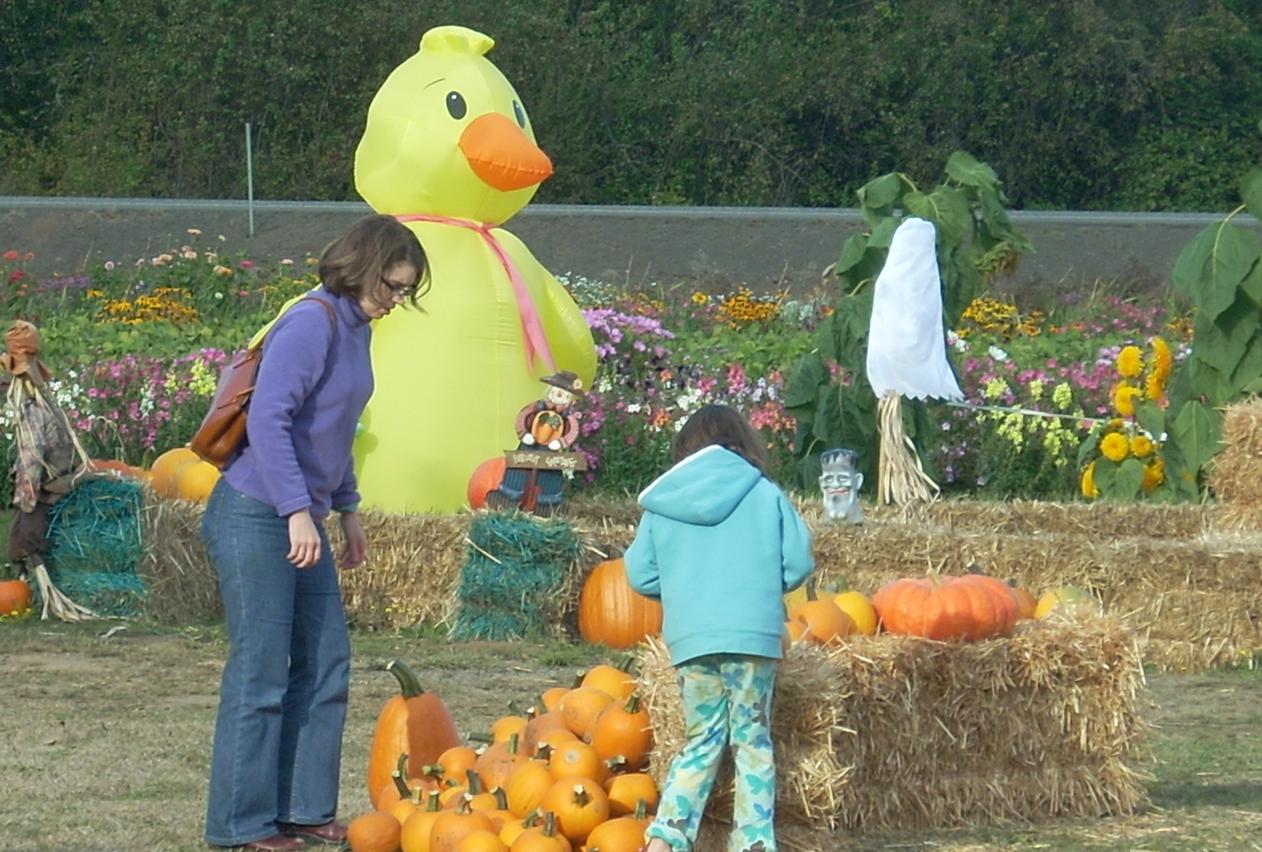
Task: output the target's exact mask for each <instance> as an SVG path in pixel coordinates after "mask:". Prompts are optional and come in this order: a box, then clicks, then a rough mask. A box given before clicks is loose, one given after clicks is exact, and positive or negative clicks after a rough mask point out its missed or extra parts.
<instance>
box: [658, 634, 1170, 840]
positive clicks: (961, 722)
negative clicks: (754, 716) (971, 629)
mask: <svg viewBox="0 0 1262 852" xmlns="http://www.w3.org/2000/svg"><path fill="white" fill-rule="evenodd" d="M641 682H642V683H643V684H646V686H645V689H646V690H647V691H648V692H649V694H650V695H652V696H653V699H652V703H651V706H652V710H653V716H652V718H653V734H654V741H655V752H654V756H653V773H654V775H655V776H657V777H658V779H659V782H660V781H661V780H662V779H664V777H665V772H666V770H667V768H668V766H669V761H670V759H671V758H673V757H674V755H675V754H677V753H678V751H679V749H680V747H681V746H682V740H683V736H682V730H683V720H682V708H681V707H680V703H679V696H678V687H677V685H676V681H675V677H674V673H673V671H672V670H670V668H669V666H668V665H667V662H666V655H665V652H664V650H663V649H661V647H660V646H658V645H655V644H649V645H646V646H645V648H644V649H643V650H642V652H641ZM1142 687H1143V669H1142V666H1141V661H1140V653H1139V646H1138V643H1137V641H1136V639H1135V637H1134V636H1133V635H1132V634H1131V633H1130V632H1129V631H1128V630H1126V629H1125V628H1124V627H1122V626H1121V625H1120V624H1119V623H1118V622H1116V621H1115V620H1112V619H1106V618H1097V617H1081V618H1077V619H1073V620H1070V619H1066V618H1057V619H1052V620H1048V621H1043V622H1037V623H1034V622H1027V623H1024V624H1023V626H1022V628H1021V629H1020V630H1019V631H1018V633H1017V634H1016V635H1015V636H1014V637H1012V638H1011V639H996V640H989V641H985V642H971V643H945V642H932V641H929V640H921V639H911V638H905V637H895V636H877V637H853V638H852V639H851V640H849V641H848V642H847V643H845V644H844V645H840V646H836V647H833V648H829V649H826V650H823V651H821V650H819V649H816V648H811V647H805V646H800V645H799V646H794V648H792V649H791V650H790V652H789V655H788V657H787V658H786V660H785V661H784V663H783V665H782V667H781V671H780V675H779V677H778V678H777V685H776V705H775V713H774V721H773V728H772V737H773V740H774V742H775V746H776V765H777V773H778V785H777V786H778V790H777V831H778V832H779V830H780V828H781V826H783V827H784V828H786V829H789V830H790V834H791V833H792V832H791V829H792V828H793V827H794V826H799V827H807V828H811V829H815V830H817V831H819V830H831V829H832V828H834V827H835V826H838V825H839V826H841V827H844V828H848V829H861V830H875V829H883V828H909V827H935V828H937V827H946V826H956V825H968V824H978V823H984V822H990V821H996V820H1038V819H1045V818H1050V817H1055V816H1072V815H1077V816H1082V815H1102V814H1128V813H1132V812H1134V810H1135V809H1136V808H1137V807H1139V806H1140V805H1141V804H1142V803H1143V802H1144V795H1145V794H1144V789H1143V784H1142V781H1143V778H1144V776H1143V775H1142V774H1141V772H1140V771H1139V770H1138V769H1137V768H1136V766H1137V765H1138V764H1139V763H1140V762H1142V761H1143V760H1145V759H1146V755H1145V754H1144V752H1143V746H1142V739H1143V736H1144V733H1145V730H1146V727H1145V724H1144V722H1143V719H1142V717H1141V715H1140V712H1139V695H1140V691H1141V689H1142ZM723 779H724V780H723V781H721V782H720V783H721V784H722V785H723V786H722V787H720V786H717V785H716V788H715V795H714V796H712V801H711V803H710V807H709V808H708V809H707V814H708V816H710V817H711V818H713V819H716V820H718V821H720V822H723V821H726V820H728V819H729V818H730V812H731V805H730V801H731V794H730V790H729V789H728V787H730V775H725V776H723ZM720 791H722V792H720ZM802 842H809V840H804V841H802ZM802 848H813V847H810V846H803V847H802Z"/></svg>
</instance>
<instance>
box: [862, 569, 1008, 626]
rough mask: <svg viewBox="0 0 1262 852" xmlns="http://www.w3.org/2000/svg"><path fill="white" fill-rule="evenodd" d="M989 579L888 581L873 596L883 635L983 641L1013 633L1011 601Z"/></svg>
mask: <svg viewBox="0 0 1262 852" xmlns="http://www.w3.org/2000/svg"><path fill="white" fill-rule="evenodd" d="M990 579H991V578H979V575H967V576H964V577H936V576H935V577H920V578H916V579H909V578H904V579H899V580H894V581H892V582H890V583H887V584H886V585H885V586H883V587H882V588H881V589H880V591H878V592H877V593H876V594H875V595H874V596H873V598H872V605H873V606H874V607H876V611H877V614H878V615H879V616H880V618H881V625H882V627H883V629H884V630H885V631H886V632H888V633H897V634H902V635H905V636H923V637H924V638H926V639H941V640H949V639H985V638H988V637H991V636H1002V635H1004V634H1005V631H1006V632H1007V633H1008V634H1011V632H1012V625H1013V622H1014V621H1015V620H1016V609H1017V605H1016V600H1015V599H1014V598H1013V597H1012V595H1010V594H1007V593H1005V592H1003V591H1001V590H998V589H996V588H995V587H994V586H993V585H992V583H991V582H990Z"/></svg>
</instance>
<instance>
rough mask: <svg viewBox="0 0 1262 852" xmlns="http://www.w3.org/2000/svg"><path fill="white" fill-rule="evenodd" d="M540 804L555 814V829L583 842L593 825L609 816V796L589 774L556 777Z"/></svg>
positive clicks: (578, 841)
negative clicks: (585, 776)
mask: <svg viewBox="0 0 1262 852" xmlns="http://www.w3.org/2000/svg"><path fill="white" fill-rule="evenodd" d="M539 807H540V808H541V809H542V810H543V811H545V812H548V811H551V812H552V813H553V814H555V815H556V823H557V830H558V831H559V832H560V833H561V834H564V835H565V836H566V837H568V838H569V839H570V840H572V841H573V842H575V843H582V842H583V841H584V840H586V839H587V835H588V834H590V833H591V832H592V829H594V828H595V827H596V826H598V825H600V824H601V823H602V822H604V821H605V820H607V819H609V797H608V796H607V795H606V794H605V791H604V789H603V788H602V787H601V786H600V785H599V784H598V783H596V782H595V781H594V780H592V779H590V778H564V779H562V780H560V781H557V782H556V783H555V784H553V785H552V788H551V789H550V790H548V792H547V795H545V796H544V797H543V804H541V805H540V806H539Z"/></svg>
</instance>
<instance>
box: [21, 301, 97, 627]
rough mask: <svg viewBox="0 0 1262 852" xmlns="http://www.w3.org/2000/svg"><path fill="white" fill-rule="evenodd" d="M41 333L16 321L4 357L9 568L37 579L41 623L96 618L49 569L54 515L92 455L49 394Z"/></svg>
mask: <svg viewBox="0 0 1262 852" xmlns="http://www.w3.org/2000/svg"><path fill="white" fill-rule="evenodd" d="M39 342H40V341H39V330H38V329H36V328H35V326H34V325H32V324H31V323H29V322H26V321H25V320H15V321H14V323H13V325H12V326H11V327H10V328H9V330H8V331H6V332H5V334H4V345H5V350H6V351H5V352H4V353H3V354H0V368H2V369H0V389H3V390H4V392H5V399H6V400H7V402H8V406H9V412H10V414H11V416H12V418H13V437H14V447H15V450H16V459H15V460H14V463H13V505H14V508H15V509H16V510H17V511H16V512H14V513H13V523H12V526H11V527H10V529H9V554H8V555H9V563H10V566H11V567H13V568H15V569H16V571H17V574H18V576H19V577H23V578H26V577H27V576H28V575H33V576H34V582H35V584H36V587H37V588H38V590H39V596H40V600H41V601H42V602H43V611H42V613H41V616H40V617H41V618H44V619H47V618H48V614H49V613H50V612H51V613H52V614H53V615H55V616H57V617H58V618H60V619H62V620H64V621H79V620H81V619H84V618H91V617H95V613H93V612H92V611H91V610H90V609H88V608H87V607H84V606H80V605H79V604H77V603H75V602H74V601H72V600H71V599H70V598H68V597H66V596H65V595H64V594H62V592H61V591H60V590H58V589H57V587H56V586H55V585H53V582H52V579H51V578H50V577H49V576H48V569H47V568H46V567H45V566H44V550H45V548H46V547H47V538H48V520H49V513H50V512H51V511H52V507H53V504H55V503H56V502H57V501H58V500H60V499H61V498H62V497H64V496H66V495H67V494H69V493H70V491H71V489H73V488H74V486H75V484H76V483H77V482H78V480H79V478H80V477H81V476H82V475H83V474H84V471H85V469H86V459H87V455H86V453H84V451H83V448H82V447H81V446H80V445H79V442H78V440H77V439H76V438H75V435H74V430H73V429H71V427H70V421H69V420H68V419H67V418H66V414H65V412H63V411H62V410H61V407H60V406H58V405H57V400H56V399H55V398H54V396H53V395H52V394H51V393H50V392H49V389H48V380H49V379H51V378H52V373H51V372H50V371H49V370H48V368H47V367H45V366H44V365H43V364H42V363H41V362H40V361H39V359H38V358H37V357H36V356H37V355H38V354H39Z"/></svg>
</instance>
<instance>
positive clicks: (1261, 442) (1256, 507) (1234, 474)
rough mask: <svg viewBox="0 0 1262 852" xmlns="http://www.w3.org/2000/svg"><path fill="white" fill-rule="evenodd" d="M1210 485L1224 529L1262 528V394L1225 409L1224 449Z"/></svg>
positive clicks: (1216, 457)
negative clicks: (1219, 506) (1219, 507)
mask: <svg viewBox="0 0 1262 852" xmlns="http://www.w3.org/2000/svg"><path fill="white" fill-rule="evenodd" d="M1209 488H1210V491H1212V492H1213V494H1214V496H1215V497H1216V498H1217V499H1218V501H1219V503H1220V505H1221V508H1222V511H1220V512H1218V513H1217V520H1218V522H1219V525H1220V527H1221V528H1223V529H1248V530H1259V531H1262V397H1258V396H1252V397H1249V398H1248V399H1246V400H1243V401H1241V402H1236V403H1232V404H1231V405H1228V406H1226V407H1225V408H1224V409H1223V449H1222V451H1221V452H1220V453H1218V455H1216V456H1214V462H1213V465H1212V467H1211V469H1210V473H1209Z"/></svg>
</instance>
